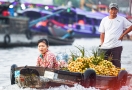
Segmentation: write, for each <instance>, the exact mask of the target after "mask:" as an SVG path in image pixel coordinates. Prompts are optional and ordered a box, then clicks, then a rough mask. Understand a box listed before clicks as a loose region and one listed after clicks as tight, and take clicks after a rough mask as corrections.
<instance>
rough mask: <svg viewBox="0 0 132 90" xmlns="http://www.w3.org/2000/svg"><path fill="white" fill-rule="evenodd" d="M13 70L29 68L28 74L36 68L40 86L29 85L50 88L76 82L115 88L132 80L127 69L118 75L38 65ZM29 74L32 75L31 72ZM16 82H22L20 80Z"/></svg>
mask: <svg viewBox="0 0 132 90" xmlns="http://www.w3.org/2000/svg"><path fill="white" fill-rule="evenodd" d="M11 70H14V73H16V72H18V71H20V74H27V72H26V71H23V72H22V71H21V70H29V71H28V74H29V72H30V70H31V71H33V70H35V71H36V72H38V74H36V75H37V76H39V79H40V80H39V81H38V82H40V83H38V87H35V85H34V86H33V85H31V86H27V87H30V88H32V87H34V88H49V87H54V86H60V85H68V86H71V87H72V86H74V84H80V85H82V86H84V87H87V88H88V87H95V88H97V89H100V90H106V89H112V90H115V89H119V88H121V87H122V86H124V85H127V84H128V83H129V82H130V81H131V80H132V75H131V74H127V71H125V70H122V71H120V72H119V74H118V76H103V75H96V74H95V72H94V70H92V69H88V70H86V71H85V72H84V73H76V72H69V71H63V70H55V69H49V68H44V67H36V66H22V67H14V69H11ZM12 72H13V71H12ZM51 73H52V74H51ZM32 74H33V73H32ZM11 75H13V74H11ZM29 75H31V73H30V74H29ZM15 76H16V74H15ZM52 76H53V77H52ZM93 76H95V77H93ZM125 77H126V78H125ZM124 78H125V79H124ZM19 79H20V78H19ZM14 84H20V82H17V83H14ZM29 85H30V84H29Z"/></svg>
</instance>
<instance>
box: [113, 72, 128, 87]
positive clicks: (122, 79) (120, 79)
mask: <svg viewBox="0 0 132 90" xmlns="http://www.w3.org/2000/svg"><path fill="white" fill-rule="evenodd" d="M127 75H128V72H127V71H126V70H121V71H120V72H119V73H118V76H117V82H116V85H115V88H116V89H119V88H121V87H122V86H125V84H126V81H127Z"/></svg>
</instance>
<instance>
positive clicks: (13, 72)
mask: <svg viewBox="0 0 132 90" xmlns="http://www.w3.org/2000/svg"><path fill="white" fill-rule="evenodd" d="M16 67H17V65H16V64H13V65H12V66H11V69H10V80H11V85H13V84H15V68H16Z"/></svg>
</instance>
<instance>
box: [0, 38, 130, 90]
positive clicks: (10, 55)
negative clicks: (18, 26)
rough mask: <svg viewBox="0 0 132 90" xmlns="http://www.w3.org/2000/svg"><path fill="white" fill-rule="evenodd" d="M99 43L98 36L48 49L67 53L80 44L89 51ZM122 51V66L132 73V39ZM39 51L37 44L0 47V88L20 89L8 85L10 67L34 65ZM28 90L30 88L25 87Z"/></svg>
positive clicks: (63, 89)
mask: <svg viewBox="0 0 132 90" xmlns="http://www.w3.org/2000/svg"><path fill="white" fill-rule="evenodd" d="M99 44H100V40H99V39H98V38H90V39H83V38H82V39H76V40H75V42H74V43H73V45H67V46H50V47H49V50H51V51H52V52H54V53H56V54H57V53H59V52H63V53H67V54H70V52H75V51H76V50H77V48H75V46H82V47H84V48H85V50H86V51H87V52H88V54H90V53H91V50H92V49H93V48H97V47H98V45H99ZM123 47H124V48H123V52H122V62H121V63H122V67H123V68H126V70H127V71H128V72H129V73H131V74H132V70H131V66H132V41H123ZM38 55H39V51H38V49H37V46H35V47H17V48H7V49H3V48H0V65H1V67H0V90H22V89H19V88H18V87H17V85H10V67H11V65H12V64H17V66H25V65H28V66H35V65H36V61H37V57H38ZM128 88H129V87H128V86H125V87H123V88H122V89H121V90H129V89H128ZM27 90H30V89H27ZM49 90H85V88H84V87H82V86H80V85H75V86H74V87H73V88H68V87H66V86H65V87H64V86H61V87H56V88H50V89H49ZM87 90H95V89H94V88H89V89H87Z"/></svg>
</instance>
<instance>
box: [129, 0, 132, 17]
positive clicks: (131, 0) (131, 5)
mask: <svg viewBox="0 0 132 90" xmlns="http://www.w3.org/2000/svg"><path fill="white" fill-rule="evenodd" d="M131 8H132V0H129V15H130V16H131Z"/></svg>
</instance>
